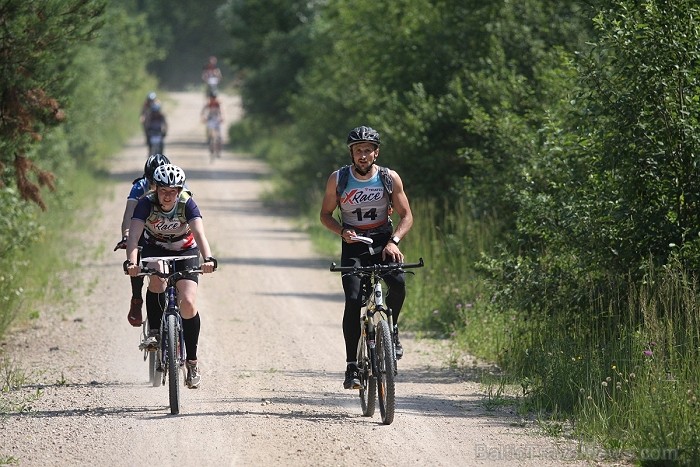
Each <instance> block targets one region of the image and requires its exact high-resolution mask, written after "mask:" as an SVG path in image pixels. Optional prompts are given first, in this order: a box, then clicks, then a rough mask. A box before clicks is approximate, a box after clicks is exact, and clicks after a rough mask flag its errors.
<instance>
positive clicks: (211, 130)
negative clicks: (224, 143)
mask: <svg viewBox="0 0 700 467" xmlns="http://www.w3.org/2000/svg"><path fill="white" fill-rule="evenodd" d="M216 96H217V93H216V92H214V93H212V95H211V96H209V99H208V100H207V103H206V104H204V107H202V111H201V112H200V117H201V119H202V122H203V123H205V124H206V126H207V144H209V147H210V148H211V141H212V139H213V138H219V141H220V140H221V124H222V123H223V121H224V115H223V112H222V111H221V103H220V102H219V100H218V99H217V98H216Z"/></svg>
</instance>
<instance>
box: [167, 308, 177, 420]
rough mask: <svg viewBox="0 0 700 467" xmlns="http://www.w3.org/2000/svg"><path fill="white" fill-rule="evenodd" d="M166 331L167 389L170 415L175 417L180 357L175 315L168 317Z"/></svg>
mask: <svg viewBox="0 0 700 467" xmlns="http://www.w3.org/2000/svg"><path fill="white" fill-rule="evenodd" d="M167 323H168V329H167V333H166V339H167V340H168V341H167V345H166V348H165V350H166V352H167V357H166V360H167V362H168V389H169V393H170V413H171V414H173V415H175V414H178V413H180V384H179V379H180V362H179V360H180V357H179V353H178V344H179V334H178V332H177V331H178V329H177V317H176V316H175V314H169V315H168V320H167Z"/></svg>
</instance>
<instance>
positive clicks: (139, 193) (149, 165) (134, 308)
mask: <svg viewBox="0 0 700 467" xmlns="http://www.w3.org/2000/svg"><path fill="white" fill-rule="evenodd" d="M165 164H170V160H169V159H168V158H167V157H166V156H164V155H162V154H154V155H152V156H149V157H148V159H146V163H145V164H144V166H143V176H141V177H139V178H137V179H136V180H134V181H133V182H132V185H131V191H129V196H127V198H126V207H125V208H124V215H123V216H122V227H121V232H122V239H121V240H120V241H119V242H118V243H117V246H115V247H114V251H117V250H118V249H120V248H126V242H127V240H128V239H129V226H130V224H131V216H132V215H133V213H134V208H135V207H136V204H137V203H138V202H139V200H140V199H141V198H143V197H144V196H146V194H147V193H148V192H150V191H151V190H153V189H154V188H155V182H154V181H153V173H154V172H155V170H156V167H160V166H161V165H165ZM139 245H141V246H143V236H142V237H141V238H140V239H139ZM130 279H131V304H130V306H129V314H128V315H127V320H128V321H129V324H131V325H132V326H134V327H138V326H141V323H143V295H142V290H143V276H136V277H131V278H130ZM152 295H153V296H152ZM146 301H147V302H148V301H153V302H156V303H165V294H160V295H159V296H158V295H156V294H154V293H153V292H151V291H147V292H146Z"/></svg>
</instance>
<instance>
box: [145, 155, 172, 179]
mask: <svg viewBox="0 0 700 467" xmlns="http://www.w3.org/2000/svg"><path fill="white" fill-rule="evenodd" d="M165 164H170V159H168V158H167V157H166V156H164V155H163V154H152V155H150V156H148V159H146V164H145V165H144V166H143V174H144V175H145V176H146V178H147V179H148V180H153V172H155V171H156V168H157V167H160V166H161V165H165Z"/></svg>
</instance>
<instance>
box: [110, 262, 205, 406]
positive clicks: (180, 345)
mask: <svg viewBox="0 0 700 467" xmlns="http://www.w3.org/2000/svg"><path fill="white" fill-rule="evenodd" d="M193 258H197V256H196V255H185V256H153V257H147V258H141V259H140V261H141V263H142V264H144V265H150V264H153V263H156V265H157V266H158V267H147V266H146V267H142V268H141V272H140V273H139V275H143V276H158V277H161V278H163V279H165V280H166V281H167V285H166V289H165V298H166V305H165V310H164V311H163V316H162V318H161V321H160V329H159V334H158V341H157V342H158V349H157V350H156V351H155V352H152V353H153V354H154V360H155V361H154V362H153V365H154V366H153V368H154V371H156V372H157V373H158V372H159V373H161V377H160V378H158V375H157V374H156V375H154V379H153V380H152V383H153V385H154V386H160V384H163V385H164V384H165V381H166V379H167V380H168V390H169V402H170V413H171V414H173V415H175V414H178V413H180V383H179V377H180V375H179V371H180V370H182V371H184V365H185V338H184V334H183V330H182V317H181V316H180V307H179V305H178V300H177V287H176V286H175V283H176V282H177V280H178V279H180V278H182V277H183V276H184V275H185V274H191V273H195V274H202V273H203V271H202V269H201V268H200V267H185V268H182V269H180V268H178V264H177V263H178V262H179V261H183V260H188V259H193ZM126 265H127V263H126V262H124V271H125V272H126ZM216 267H217V262H216V260H214V269H216ZM149 365H150V363H149ZM157 370H160V371H157ZM150 371H151V367H150V366H149V375H150ZM157 379H159V384H156V381H155V380H157ZM183 381H184V376H183Z"/></svg>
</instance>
